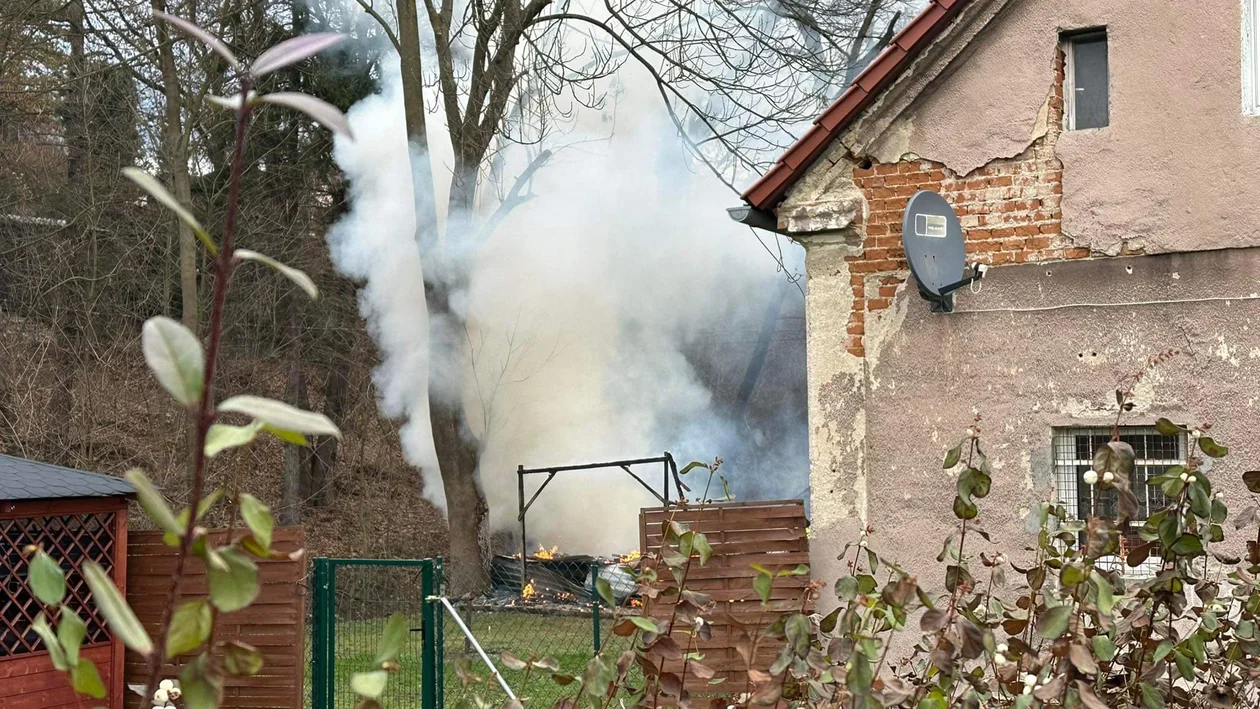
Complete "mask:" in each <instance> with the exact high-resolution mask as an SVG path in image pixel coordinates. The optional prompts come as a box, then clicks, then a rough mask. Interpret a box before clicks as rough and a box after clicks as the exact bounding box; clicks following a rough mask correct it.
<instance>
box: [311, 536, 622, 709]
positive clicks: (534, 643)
mask: <svg viewBox="0 0 1260 709" xmlns="http://www.w3.org/2000/svg"><path fill="white" fill-rule="evenodd" d="M495 562H496V563H494V564H493V565H492V566H491V568H490V573H489V578H488V579H486V578H484V577H483V578H480V579H477V580H476V581H470V580H468V579H460V578H459V576H458V573H457V572H453V571H452V569H450V568H449V567H448V568H445V569H444V568H443V563H442V560H441V559H409V560H374V559H324V558H319V559H316V560H315V570H314V573H315V578H314V584H313V585H314V592H313V593H312V597H313V599H314V602H313V606H312V614H313V618H312V622H311V624H310V627H311V628H312V636H311V706H312V707H314V709H351V708H352V707H353V706H354V694H353V692H352V691H351V689H350V675H351V674H353V673H355V672H361V671H364V670H367V669H370V667H369V665H370V663H371V660H372V657H373V655H374V654H375V651H376V645H377V641H378V640H379V638H380V634H381V630H382V629H383V628H384V625H385V622H386V620H387V619H388V618H389V616H390V615H391V614H392V613H395V612H398V611H401V612H403V613H405V614H407V616H408V618H411V619H412V622H411V623H412V624H411V628H412V634H411V638H410V639H409V641H408V643H407V644H406V646H405V648H404V650H403V652H402V654H401V655H400V657H399V659H398V663H399V665H401V668H402V669H400V670H399V671H398V672H396V673H394V674H393V675H392V676H391V677H390V681H389V686H388V689H387V691H386V694H385V696H383V697H382V704H384V706H386V707H417V708H419V709H442V708H443V707H445V706H448V705H449V706H456V705H457V704H458V703H459V702H460V700H461V699H463V698H464V697H465V695H466V694H467V693H469V692H474V691H475V692H477V693H478V694H479V695H480V696H481V697H483V698H484V699H487V700H489V701H490V702H492V703H494V704H497V705H501V704H502V703H503V702H504V701H505V700H506V697H505V696H503V692H502V689H500V688H499V687H498V685H497V684H496V683H495V682H494V681H493V680H492V679H491V678H490V677H489V671H488V670H487V669H486V668H485V666H484V665H483V664H482V662H481V660H480V658H479V657H478V656H477V653H476V651H475V649H474V648H473V646H472V643H471V642H470V641H469V640H468V639H467V638H465V637H464V635H463V633H462V632H461V631H460V630H459V628H458V626H457V624H456V623H454V622H447V621H448V620H449V619H445V618H444V615H445V613H446V611H445V608H444V607H443V606H442V605H441V603H438V602H433V601H429V602H426V600H425V599H430V598H433V597H434V596H436V595H444V596H448V597H450V598H451V603H452V604H453V605H454V606H455V608H456V610H457V612H458V613H459V614H460V617H461V619H462V620H463V621H464V623H465V624H466V625H467V626H468V627H469V629H470V630H471V631H472V633H473V635H474V636H475V637H476V639H477V641H478V642H479V643H480V644H481V646H482V648H483V649H484V650H485V651H486V653H487V654H488V655H489V656H490V657H491V659H492V660H494V662H495V663H496V664H497V665H499V669H500V671H501V672H502V674H503V676H504V678H505V680H506V681H507V683H508V685H509V686H511V687H512V689H513V691H514V692H515V693H516V694H517V695H518V696H520V697H521V698H522V700H524V701H525V703H526V705H527V706H534V707H540V708H544V707H550V706H551V705H552V704H553V703H554V702H555V700H556V699H558V698H560V697H561V696H564V695H566V694H571V693H572V687H570V688H567V689H566V688H565V687H562V686H561V685H559V684H556V683H555V682H553V681H552V679H551V676H550V675H551V674H552V673H551V672H549V671H539V670H533V671H531V672H530V673H529V677H528V681H526V680H527V678H526V674H525V672H523V671H513V670H509V669H506V668H505V667H503V666H502V663H501V662H500V657H501V656H502V654H503V653H510V654H512V655H515V656H517V657H519V658H521V659H523V660H528V659H530V657H531V656H536V657H538V658H543V657H549V658H553V659H554V660H555V661H556V662H557V664H558V665H559V667H560V670H559V672H560V673H561V674H572V675H580V674H581V672H582V669H583V668H584V667H585V665H586V663H587V662H588V661H589V660H590V659H591V657H592V656H593V655H594V653H595V652H597V651H599V649H601V648H603V649H605V650H606V651H608V652H615V653H620V652H621V650H622V649H624V648H622V647H620V645H621V644H624V643H625V642H626V641H625V639H624V638H621V637H618V636H616V635H614V634H613V633H612V632H611V626H612V611H611V609H609V608H606V607H601V606H603V604H602V603H601V602H600V600H599V595H598V593H596V591H595V579H596V578H598V577H600V576H604V577H605V578H608V577H609V574H613V575H615V572H614V571H612V569H613V564H612V562H609V561H606V560H595V559H589V558H576V559H545V560H544V559H534V558H531V559H529V560H528V563H527V564H521V562H520V559H519V558H516V559H510V558H508V557H500V558H498V559H496V560H495ZM614 580H616V579H614ZM468 588H477V589H479V590H478V592H476V593H467V592H465V590H466V589H468ZM457 594H459V595H457ZM618 595H619V597H621V598H627V599H628V597H629V590H625V592H624V593H620V594H618ZM461 667H462V668H464V669H466V670H467V671H461ZM469 673H471V674H473V675H479V676H480V677H481V678H483V680H484V681H481V682H476V683H474V684H473V685H472V686H468V687H466V686H465V684H464V681H463V680H461V675H462V676H463V677H465V678H466V677H468V676H469ZM439 678H440V679H439Z"/></svg>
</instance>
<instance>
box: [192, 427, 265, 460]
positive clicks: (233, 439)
mask: <svg viewBox="0 0 1260 709" xmlns="http://www.w3.org/2000/svg"><path fill="white" fill-rule="evenodd" d="M262 427H263V424H262V422H261V421H255V422H253V423H251V424H249V425H247V426H229V425H228V424H225V423H216V424H212V425H211V426H210V430H209V431H206V446H205V448H206V457H207V458H213V457H214V456H216V455H218V454H220V453H222V452H223V451H225V450H227V449H228V448H240V447H241V446H245V445H249V444H250V443H251V442H252V441H253V440H254V439H255V438H257V437H258V432H259V431H261V430H262Z"/></svg>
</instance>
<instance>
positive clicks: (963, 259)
mask: <svg viewBox="0 0 1260 709" xmlns="http://www.w3.org/2000/svg"><path fill="white" fill-rule="evenodd" d="M901 245H902V246H903V247H904V248H905V251H906V260H908V261H909V262H910V272H911V273H912V274H914V280H915V282H916V283H918V285H919V295H921V296H922V297H923V298H924V299H926V300H928V301H929V302H931V304H932V312H934V313H948V312H951V311H952V310H953V309H954V296H953V295H952V293H953V292H954V291H956V290H958V289H959V288H962V287H963V286H965V285H967V284H968V283H971V282H973V281H976V280H979V279H980V278H981V277H983V275H984V270H985V269H984V267H982V266H980V265H977V266H976V267H975V268H974V269H973V273H972V274H971V275H967V273H966V270H967V250H966V248H965V247H964V246H963V230H962V224H960V223H959V221H958V215H957V214H955V213H954V208H953V207H951V206H949V202H946V201H945V198H944V197H942V196H940V195H939V194H937V193H935V192H929V191H927V190H919V191H918V192H916V193H914V196H913V197H911V198H910V201H909V202H907V203H906V214H905V218H904V219H903V220H902V223H901Z"/></svg>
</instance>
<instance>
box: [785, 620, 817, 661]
mask: <svg viewBox="0 0 1260 709" xmlns="http://www.w3.org/2000/svg"><path fill="white" fill-rule="evenodd" d="M810 631H811V627H810V623H809V617H808V616H806V615H805V614H804V613H794V614H793V615H791V616H789V617H788V619H787V622H786V623H784V625H783V632H784V634H785V635H787V639H788V642H789V643H790V644H791V646H792V652H794V653H796V656H797V657H801V658H803V657H805V656H806V655H808V654H809V641H810V635H811V632H810Z"/></svg>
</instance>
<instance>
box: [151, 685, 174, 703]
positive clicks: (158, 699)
mask: <svg viewBox="0 0 1260 709" xmlns="http://www.w3.org/2000/svg"><path fill="white" fill-rule="evenodd" d="M167 699H170V695H169V694H167V692H166V690H165V689H161V688H158V690H157V691H156V692H154V693H153V703H154V704H165V703H166V700H167Z"/></svg>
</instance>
